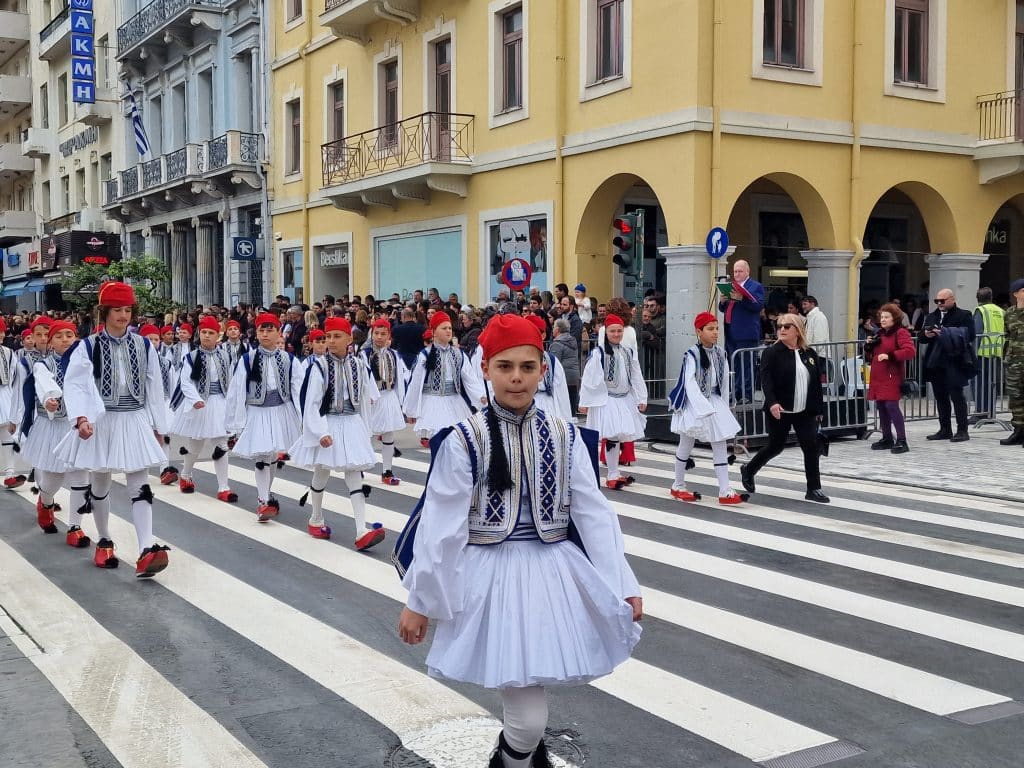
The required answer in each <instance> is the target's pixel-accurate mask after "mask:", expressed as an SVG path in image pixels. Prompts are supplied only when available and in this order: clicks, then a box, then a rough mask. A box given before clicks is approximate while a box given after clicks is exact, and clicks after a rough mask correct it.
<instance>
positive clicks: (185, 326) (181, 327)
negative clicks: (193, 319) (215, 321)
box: [178, 323, 195, 336]
mask: <svg viewBox="0 0 1024 768" xmlns="http://www.w3.org/2000/svg"><path fill="white" fill-rule="evenodd" d="M178 330H179V331H188V333H189V335H190V336H191V335H192V331H194V330H195V329H194V328H193V327H192V323H182V324H181V325H179V326H178Z"/></svg>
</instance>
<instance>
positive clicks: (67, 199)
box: [60, 176, 71, 215]
mask: <svg viewBox="0 0 1024 768" xmlns="http://www.w3.org/2000/svg"><path fill="white" fill-rule="evenodd" d="M60 200H61V204H62V206H63V207H62V208H61V214H62V215H63V214H68V213H71V177H70V176H61V177H60Z"/></svg>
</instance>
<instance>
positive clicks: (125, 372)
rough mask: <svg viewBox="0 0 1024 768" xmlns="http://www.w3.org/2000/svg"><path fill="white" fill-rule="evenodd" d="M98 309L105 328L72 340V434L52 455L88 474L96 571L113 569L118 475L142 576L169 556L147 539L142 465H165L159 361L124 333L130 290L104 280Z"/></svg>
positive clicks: (131, 309) (67, 378)
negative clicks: (111, 525)
mask: <svg viewBox="0 0 1024 768" xmlns="http://www.w3.org/2000/svg"><path fill="white" fill-rule="evenodd" d="M98 304H99V307H98V310H97V312H98V316H99V321H100V322H102V323H103V324H104V330H103V331H102V332H101V333H97V334H93V335H92V336H90V337H89V338H88V339H85V340H84V341H82V342H81V343H79V344H78V345H77V346H76V347H75V349H74V351H72V352H71V354H70V358H69V360H68V362H67V371H66V373H65V375H64V404H65V408H66V410H67V413H68V420H69V422H70V423H71V425H72V427H73V429H72V430H71V432H69V433H68V435H67V436H66V437H65V438H64V439H63V440H62V441H61V442H60V444H59V445H58V446H57V450H56V451H55V453H56V455H57V457H58V458H59V459H62V460H63V461H64V462H65V463H66V464H67V465H69V471H70V468H72V467H73V468H74V469H77V470H87V471H89V472H91V473H92V492H91V496H92V502H91V503H92V509H93V513H94V517H95V521H96V529H97V532H98V534H99V536H100V540H99V541H98V542H97V543H96V556H95V558H94V562H95V564H96V565H97V566H98V567H101V568H113V567H117V562H118V560H117V557H116V556H115V555H114V544H113V542H112V541H111V539H110V532H109V530H108V522H109V519H110V499H109V494H110V486H111V474H112V473H114V472H118V473H121V472H123V473H124V475H125V485H126V486H127V488H128V496H129V498H130V499H131V510H132V519H133V521H134V523H135V534H136V536H137V538H138V545H139V550H140V552H139V558H138V560H137V562H136V564H135V575H136V576H140V577H147V576H152V575H154V574H156V573H159V572H160V571H162V570H163V569H164V568H166V567H167V552H168V547H165V546H162V545H160V544H158V543H157V542H156V539H155V538H154V537H153V491H152V490H151V489H150V487H149V483H148V482H147V481H146V475H147V474H148V471H149V468H150V467H153V466H159V465H160V463H161V462H163V461H164V453H163V450H162V449H161V447H160V443H159V442H158V440H157V437H156V435H161V436H162V435H164V434H165V433H166V432H167V426H168V425H167V410H166V408H165V407H164V390H163V382H162V381H161V375H160V362H159V360H158V359H157V352H156V350H155V349H154V348H153V346H152V345H151V344H150V343H149V341H147V340H146V339H144V338H142V337H141V336H139V335H137V334H134V333H131V332H130V331H129V330H128V326H129V325H130V324H131V322H132V318H133V316H134V314H135V310H136V306H135V291H134V290H133V289H132V287H131V286H130V285H126V284H125V283H120V282H107V283H104V284H103V285H101V286H100V291H99V295H98Z"/></svg>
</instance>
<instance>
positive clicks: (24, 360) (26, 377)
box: [4, 316, 53, 490]
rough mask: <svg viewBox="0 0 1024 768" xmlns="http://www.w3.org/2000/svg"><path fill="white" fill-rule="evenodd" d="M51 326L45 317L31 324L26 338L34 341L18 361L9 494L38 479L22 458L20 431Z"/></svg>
mask: <svg viewBox="0 0 1024 768" xmlns="http://www.w3.org/2000/svg"><path fill="white" fill-rule="evenodd" d="M52 323H53V321H52V320H51V319H50V318H48V317H45V316H42V317H37V318H36V319H35V320H33V321H32V324H31V325H30V326H29V327H28V331H29V335H28V336H27V337H26V338H28V339H31V342H30V344H29V346H28V347H25V348H23V349H22V354H21V355H20V356H19V358H18V362H19V363H20V366H19V367H20V371H19V372H18V373H19V376H18V392H17V395H16V397H15V399H14V403H13V409H12V412H11V414H10V415H11V418H12V420H13V422H14V423H15V424H16V425H17V426H18V429H16V430H15V432H14V436H13V437H12V438H10V439H11V451H12V452H13V461H12V462H11V464H10V467H9V469H10V471H11V472H12V476H11V477H8V478H7V479H5V480H4V487H6V488H7V489H8V490H14V489H15V488H19V487H21V486H22V485H24V483H25V480H26V478H32V479H34V478H35V473H34V471H33V469H32V465H30V464H26V463H25V459H24V457H23V456H22V455H21V443H22V441H23V439H24V436H23V435H22V434H21V433H20V432H21V430H20V427H21V423H22V419H23V418H24V416H25V412H26V410H27V409H28V408H30V407H31V406H32V403H33V402H34V400H35V390H34V389H33V388H32V383H31V378H32V370H33V368H35V365H36V363H39V362H42V361H43V360H45V359H46V358H47V356H48V355H49V349H48V346H47V345H48V343H49V338H50V325H51V324H52ZM5 442H6V436H5Z"/></svg>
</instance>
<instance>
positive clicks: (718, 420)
mask: <svg viewBox="0 0 1024 768" xmlns="http://www.w3.org/2000/svg"><path fill="white" fill-rule="evenodd" d="M708 400H709V401H710V402H711V405H713V406H714V407H715V412H714V413H712V414H710V415H709V416H704V417H703V418H700V419H698V418H696V416H694V413H693V409H691V408H684V409H683V410H681V411H675V412H674V413H673V414H672V426H671V430H672V431H673V432H675V433H676V434H677V435H688V436H689V437H692V438H693V439H694V440H699V441H701V442H703V443H718V442H721V441H722V440H729V439H731V438H733V437H736V435H737V434H739V431H740V423H739V422H738V421H736V417H735V416H733V415H732V411H730V410H729V405H728V403H726V402H725V398H723V397H722V396H721V395H711V397H710V398H708Z"/></svg>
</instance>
